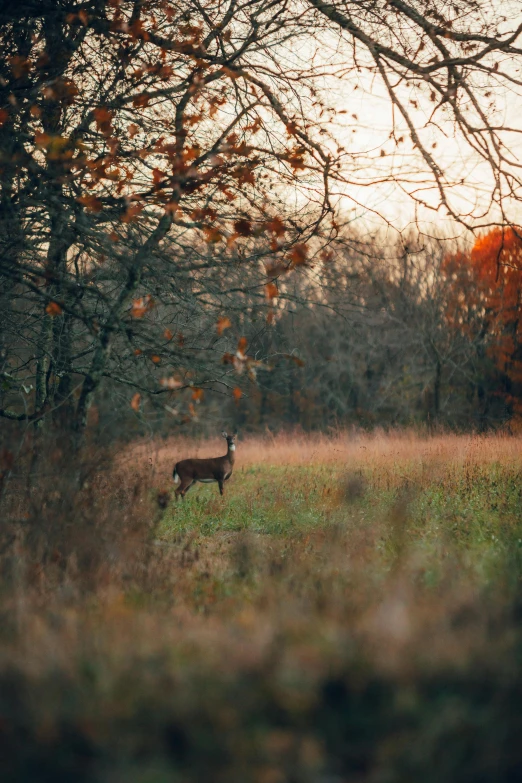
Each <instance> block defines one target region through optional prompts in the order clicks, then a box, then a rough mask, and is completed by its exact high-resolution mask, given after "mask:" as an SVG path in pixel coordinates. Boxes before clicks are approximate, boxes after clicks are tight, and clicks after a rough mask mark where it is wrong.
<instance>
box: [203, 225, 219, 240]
mask: <svg viewBox="0 0 522 783" xmlns="http://www.w3.org/2000/svg"><path fill="white" fill-rule="evenodd" d="M203 234H204V237H205V242H208V243H209V244H215V243H216V242H219V241H220V239H222V236H223V235H222V234H221V231H219V229H217V228H212V226H205V228H204V229H203Z"/></svg>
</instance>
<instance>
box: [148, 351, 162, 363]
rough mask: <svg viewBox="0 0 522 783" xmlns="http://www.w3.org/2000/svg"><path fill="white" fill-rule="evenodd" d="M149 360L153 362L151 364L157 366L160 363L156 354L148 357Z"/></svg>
mask: <svg viewBox="0 0 522 783" xmlns="http://www.w3.org/2000/svg"><path fill="white" fill-rule="evenodd" d="M150 360H151V362H153V364H159V363H160V362H161V356H158V354H157V353H153V354H152V356H151V357H150Z"/></svg>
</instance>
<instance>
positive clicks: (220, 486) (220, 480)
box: [217, 479, 224, 497]
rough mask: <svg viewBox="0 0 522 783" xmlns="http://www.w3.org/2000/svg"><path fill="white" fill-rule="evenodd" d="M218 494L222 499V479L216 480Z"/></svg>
mask: <svg viewBox="0 0 522 783" xmlns="http://www.w3.org/2000/svg"><path fill="white" fill-rule="evenodd" d="M217 481H218V487H219V494H220V495H221V497H223V494H224V493H223V479H218V480H217Z"/></svg>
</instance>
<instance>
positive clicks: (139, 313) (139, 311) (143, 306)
mask: <svg viewBox="0 0 522 783" xmlns="http://www.w3.org/2000/svg"><path fill="white" fill-rule="evenodd" d="M153 307H154V300H153V298H152V297H151V296H150V294H147V296H141V297H140V298H139V299H134V301H133V302H132V307H131V311H130V315H131V318H143V316H144V315H145V313H148V312H149V310H152V308H153Z"/></svg>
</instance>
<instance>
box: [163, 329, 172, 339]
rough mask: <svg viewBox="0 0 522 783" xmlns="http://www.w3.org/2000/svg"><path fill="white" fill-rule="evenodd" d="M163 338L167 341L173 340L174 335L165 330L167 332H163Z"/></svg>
mask: <svg viewBox="0 0 522 783" xmlns="http://www.w3.org/2000/svg"><path fill="white" fill-rule="evenodd" d="M163 337H164V338H165V340H172V338H173V337H174V335H173V334H172V332H171V331H170V329H165V331H164V332H163Z"/></svg>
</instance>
